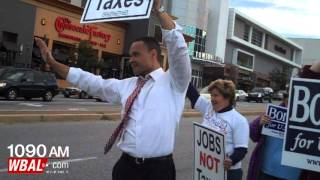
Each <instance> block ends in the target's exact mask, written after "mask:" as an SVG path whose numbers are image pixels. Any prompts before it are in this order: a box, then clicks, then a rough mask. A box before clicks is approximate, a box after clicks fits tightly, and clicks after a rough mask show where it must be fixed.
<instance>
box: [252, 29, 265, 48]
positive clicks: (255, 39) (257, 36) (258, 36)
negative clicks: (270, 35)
mask: <svg viewBox="0 0 320 180" xmlns="http://www.w3.org/2000/svg"><path fill="white" fill-rule="evenodd" d="M262 38H263V33H262V32H260V31H258V30H257V29H253V31H252V39H251V43H252V44H254V45H256V46H259V47H261V46H262Z"/></svg>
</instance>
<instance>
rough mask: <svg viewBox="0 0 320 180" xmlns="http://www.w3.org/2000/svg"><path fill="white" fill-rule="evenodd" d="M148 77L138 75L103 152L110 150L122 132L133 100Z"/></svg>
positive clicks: (127, 120)
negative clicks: (123, 110) (116, 125)
mask: <svg viewBox="0 0 320 180" xmlns="http://www.w3.org/2000/svg"><path fill="white" fill-rule="evenodd" d="M149 79H150V76H148V77H147V78H145V79H143V78H142V77H139V79H138V81H137V87H136V88H135V89H134V91H133V92H132V93H131V95H130V96H129V97H128V99H127V102H126V106H125V113H124V116H123V118H122V121H121V123H120V124H119V125H118V127H117V128H116V129H115V130H114V132H113V133H112V135H111V137H110V138H109V139H108V141H107V144H106V146H105V148H104V154H107V153H108V152H109V151H110V149H111V148H112V146H113V144H114V143H115V142H116V140H117V139H118V137H120V136H119V135H120V134H121V133H122V132H123V130H124V128H125V127H126V126H127V124H128V122H129V119H130V117H129V114H130V112H131V107H132V105H133V102H134V101H135V100H136V99H137V97H138V95H139V93H140V91H141V89H142V87H143V86H144V84H145V83H146V82H147V81H148V80H149Z"/></svg>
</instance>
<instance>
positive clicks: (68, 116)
mask: <svg viewBox="0 0 320 180" xmlns="http://www.w3.org/2000/svg"><path fill="white" fill-rule="evenodd" d="M240 113H241V114H242V115H244V116H258V115H260V114H262V113H264V112H262V111H242V112H241V111H240ZM182 116H183V117H184V118H191V117H197V118H199V117H201V114H200V113H199V112H196V111H184V112H183V114H182ZM119 119H120V113H102V112H101V113H99V112H96V113H81V114H79V113H64V114H59V113H57V114H44V113H42V114H0V123H9V124H10V123H23V122H24V123H29V122H72V121H96V120H102V121H117V120H119Z"/></svg>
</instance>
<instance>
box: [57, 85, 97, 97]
mask: <svg viewBox="0 0 320 180" xmlns="http://www.w3.org/2000/svg"><path fill="white" fill-rule="evenodd" d="M62 94H63V96H64V97H65V98H69V97H72V96H75V97H77V98H79V99H87V98H91V96H89V95H88V94H87V93H86V92H85V91H82V90H81V89H79V88H76V87H67V88H65V89H64V90H63V91H62Z"/></svg>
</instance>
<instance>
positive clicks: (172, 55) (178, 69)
mask: <svg viewBox="0 0 320 180" xmlns="http://www.w3.org/2000/svg"><path fill="white" fill-rule="evenodd" d="M175 25H176V28H175V29H172V30H165V29H162V34H163V39H164V42H165V44H166V46H167V48H168V61H169V76H170V78H171V81H170V82H171V83H172V85H173V87H175V89H177V90H178V91H179V92H185V91H186V90H187V88H188V85H189V82H190V80H191V62H190V57H189V53H188V46H187V43H186V42H185V39H184V37H183V34H182V28H181V27H180V26H179V25H178V24H175Z"/></svg>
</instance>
